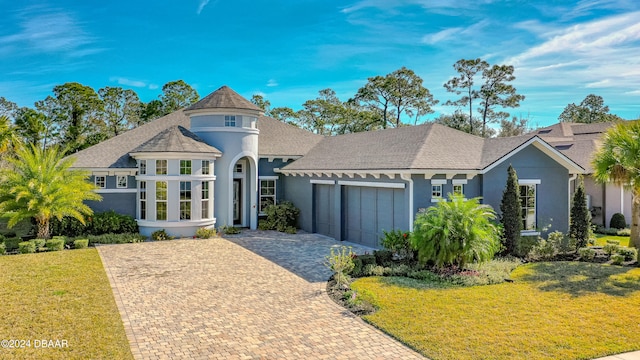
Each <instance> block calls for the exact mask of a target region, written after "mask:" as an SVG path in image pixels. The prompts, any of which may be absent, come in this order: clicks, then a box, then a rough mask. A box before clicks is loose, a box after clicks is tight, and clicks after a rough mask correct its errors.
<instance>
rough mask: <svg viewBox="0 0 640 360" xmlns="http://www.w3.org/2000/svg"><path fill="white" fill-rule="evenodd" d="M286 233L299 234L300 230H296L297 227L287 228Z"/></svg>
mask: <svg viewBox="0 0 640 360" xmlns="http://www.w3.org/2000/svg"><path fill="white" fill-rule="evenodd" d="M284 232H285V233H287V234H297V233H298V229H296V227H295V226H287V227H286V228H284Z"/></svg>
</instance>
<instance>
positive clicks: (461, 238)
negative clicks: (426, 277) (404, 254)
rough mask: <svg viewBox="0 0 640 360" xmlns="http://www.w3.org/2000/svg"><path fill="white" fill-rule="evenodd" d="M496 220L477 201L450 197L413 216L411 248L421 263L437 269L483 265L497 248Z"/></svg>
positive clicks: (498, 241) (497, 232)
mask: <svg viewBox="0 0 640 360" xmlns="http://www.w3.org/2000/svg"><path fill="white" fill-rule="evenodd" d="M495 218H496V215H495V212H494V211H493V209H492V208H491V207H489V206H486V205H481V204H480V201H479V198H473V199H469V200H465V199H463V197H462V196H459V195H458V196H454V195H449V201H446V202H444V201H442V202H439V203H438V205H437V206H433V207H430V208H428V209H427V211H426V212H424V213H420V214H418V215H417V216H416V220H415V222H414V231H413V233H412V234H411V244H412V246H413V247H414V248H415V249H417V250H418V257H419V260H420V261H421V262H422V263H433V264H434V265H435V266H436V267H444V266H449V265H453V266H459V267H463V266H464V264H466V263H471V262H474V261H477V262H485V261H488V260H491V259H492V258H493V255H494V254H495V253H496V251H498V249H499V247H500V234H499V231H498V230H497V228H496V226H495V225H494V224H493V223H492V221H493V220H494V219H495Z"/></svg>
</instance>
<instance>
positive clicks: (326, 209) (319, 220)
mask: <svg viewBox="0 0 640 360" xmlns="http://www.w3.org/2000/svg"><path fill="white" fill-rule="evenodd" d="M333 204H334V187H333V186H331V185H323V184H316V185H315V186H314V206H315V209H314V211H315V214H314V223H315V224H314V231H315V232H317V233H319V234H323V235H327V236H330V237H335V235H336V234H335V233H334V232H335V226H334V223H333V222H334V221H333V219H334V216H333V214H334V206H333Z"/></svg>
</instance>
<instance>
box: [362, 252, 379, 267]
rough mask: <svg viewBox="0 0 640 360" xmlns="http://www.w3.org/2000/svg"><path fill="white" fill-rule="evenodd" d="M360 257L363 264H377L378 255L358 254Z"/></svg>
mask: <svg viewBox="0 0 640 360" xmlns="http://www.w3.org/2000/svg"><path fill="white" fill-rule="evenodd" d="M358 258H359V259H360V260H361V261H362V266H363V267H364V266H367V265H376V257H375V256H373V255H370V254H364V255H358Z"/></svg>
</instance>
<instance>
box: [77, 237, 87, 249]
mask: <svg viewBox="0 0 640 360" xmlns="http://www.w3.org/2000/svg"><path fill="white" fill-rule="evenodd" d="M88 246H89V239H77V240H74V241H73V248H74V249H86V248H87V247H88Z"/></svg>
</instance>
